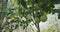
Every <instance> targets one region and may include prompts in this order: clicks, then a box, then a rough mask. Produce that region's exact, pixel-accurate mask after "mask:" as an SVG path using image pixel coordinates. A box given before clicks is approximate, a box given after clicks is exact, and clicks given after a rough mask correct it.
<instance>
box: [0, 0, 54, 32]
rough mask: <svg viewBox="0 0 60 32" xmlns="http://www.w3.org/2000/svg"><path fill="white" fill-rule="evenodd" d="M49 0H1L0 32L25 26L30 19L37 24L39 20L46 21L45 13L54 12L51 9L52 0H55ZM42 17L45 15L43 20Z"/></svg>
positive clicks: (52, 6) (52, 5)
mask: <svg viewBox="0 0 60 32" xmlns="http://www.w3.org/2000/svg"><path fill="white" fill-rule="evenodd" d="M51 1H52V0H2V1H1V3H2V4H1V5H2V8H1V9H0V10H1V11H0V32H2V31H10V32H12V31H13V30H14V29H16V28H17V27H19V26H23V28H26V27H27V26H28V24H29V23H30V22H31V21H33V22H35V23H37V24H38V23H39V22H40V21H46V20H47V16H46V15H47V14H49V13H51V12H52V13H55V10H54V9H53V8H54V3H53V2H55V1H53V2H51ZM45 13H46V14H45ZM44 17H46V18H45V20H44ZM41 18H42V19H43V20H42V19H41ZM33 19H34V20H35V21H34V20H33ZM13 27H14V28H13Z"/></svg>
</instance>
